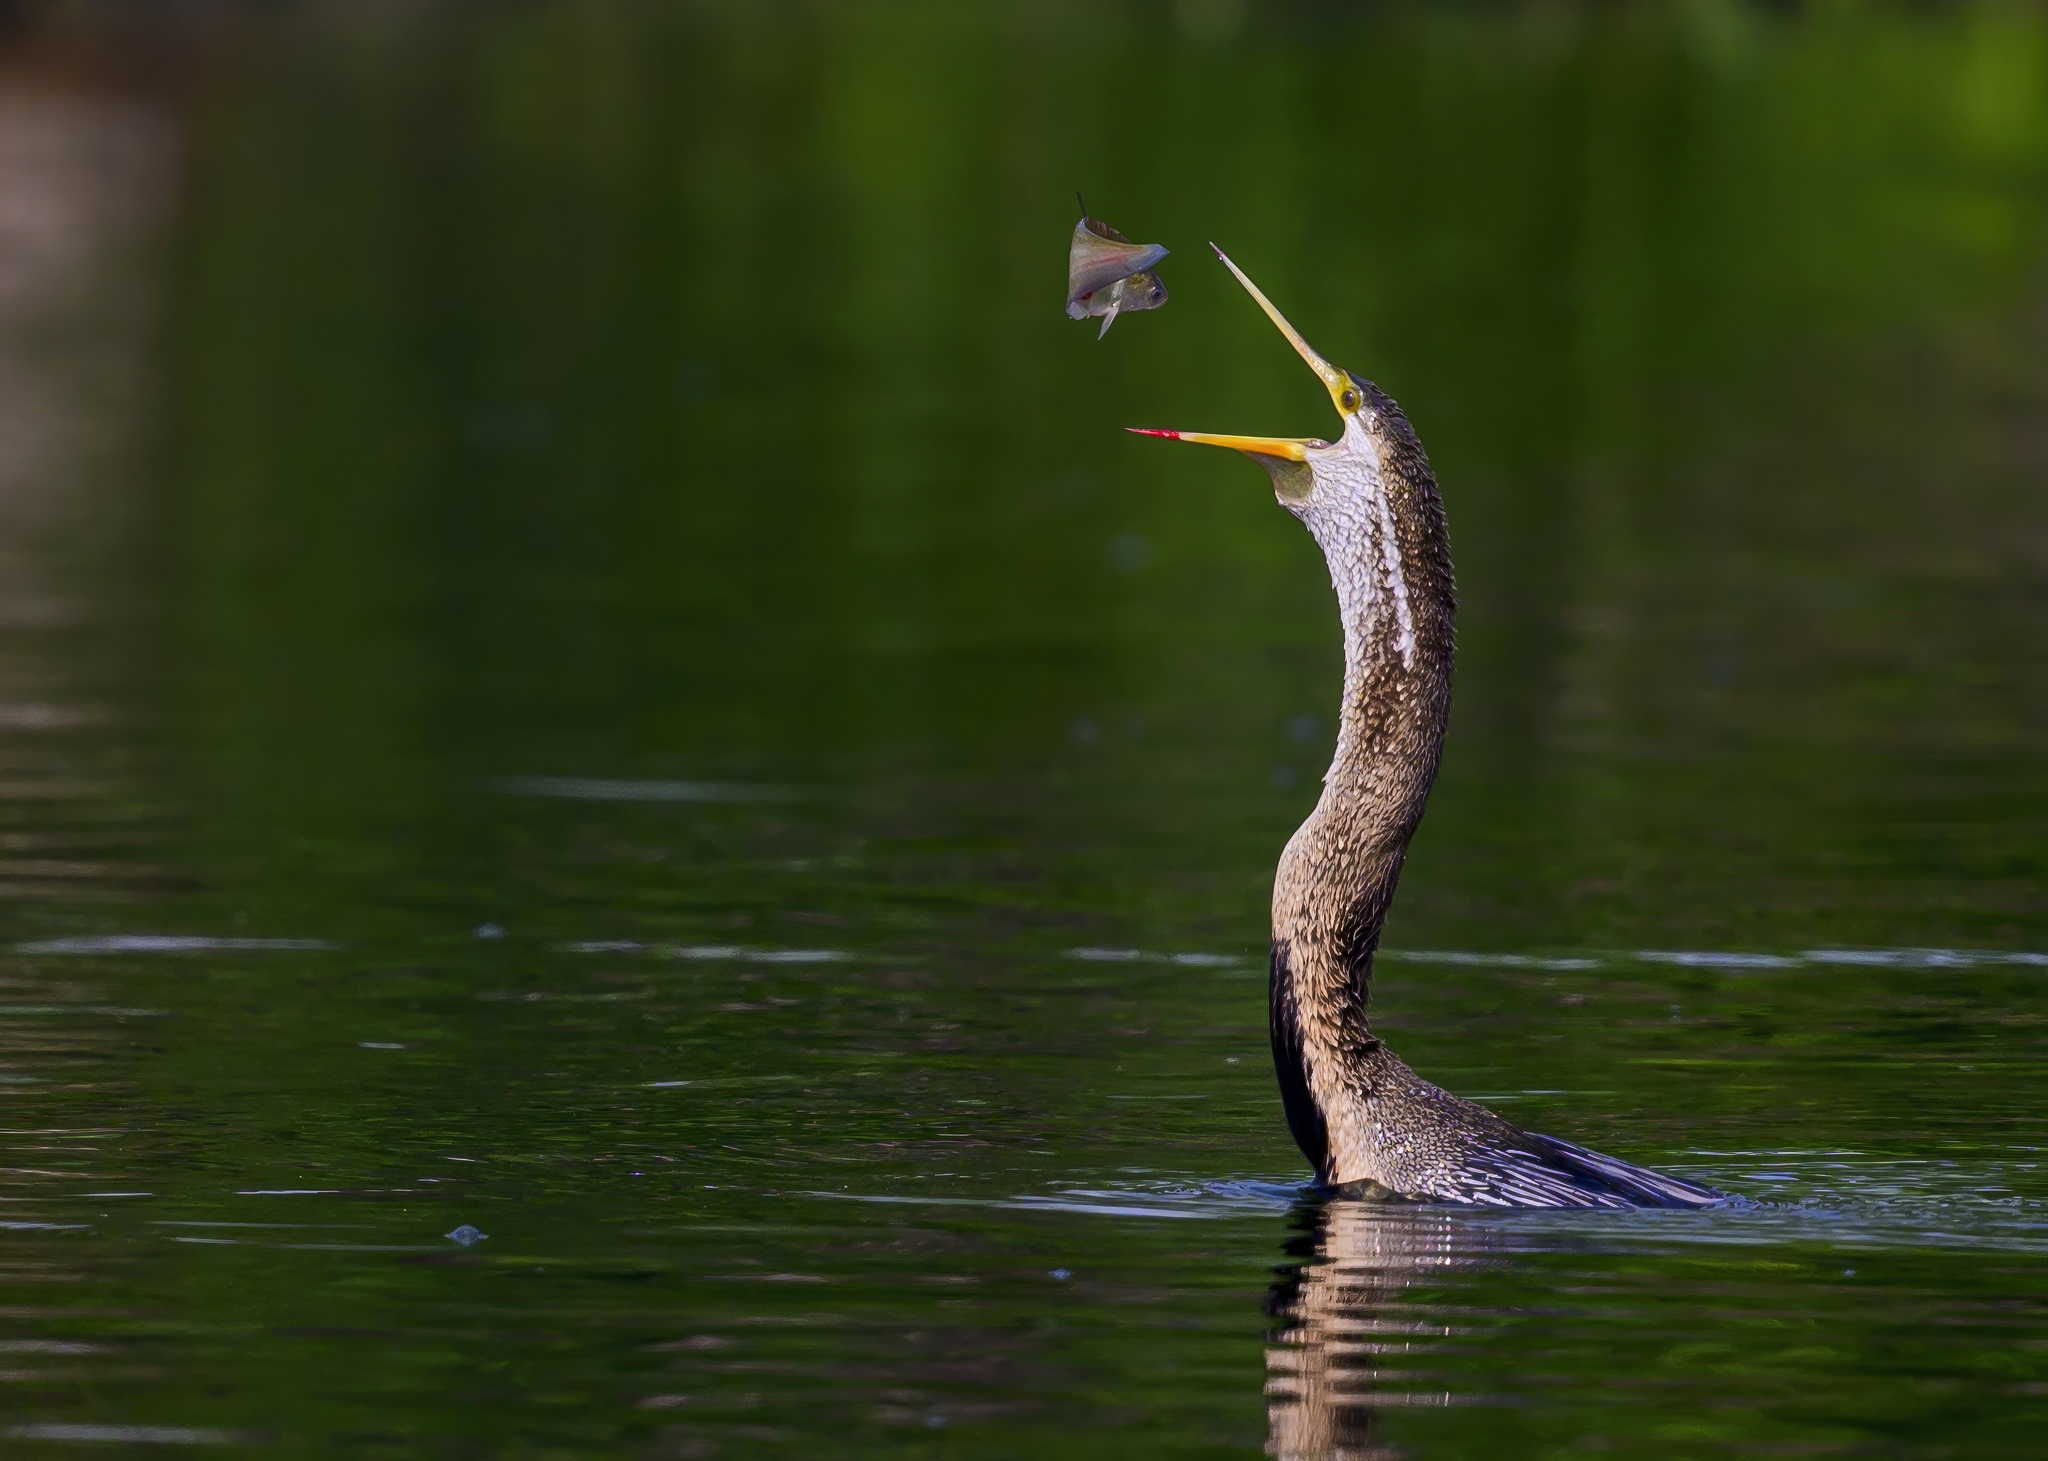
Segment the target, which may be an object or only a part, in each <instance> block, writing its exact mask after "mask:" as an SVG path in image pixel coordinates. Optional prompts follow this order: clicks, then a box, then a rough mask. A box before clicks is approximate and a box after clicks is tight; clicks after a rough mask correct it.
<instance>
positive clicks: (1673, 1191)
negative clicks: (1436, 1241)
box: [1431, 1131, 1721, 1208]
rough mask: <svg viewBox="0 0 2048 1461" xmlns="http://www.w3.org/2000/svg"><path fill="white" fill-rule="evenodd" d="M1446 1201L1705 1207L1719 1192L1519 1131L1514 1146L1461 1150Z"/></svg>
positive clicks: (1485, 1204) (1448, 1181) (1492, 1204)
mask: <svg viewBox="0 0 2048 1461" xmlns="http://www.w3.org/2000/svg"><path fill="white" fill-rule="evenodd" d="M1440 1185H1441V1186H1442V1187H1443V1188H1444V1189H1445V1190H1443V1191H1440V1192H1437V1193H1434V1194H1431V1195H1432V1196H1435V1197H1438V1198H1439V1199H1442V1200H1448V1201H1451V1202H1461V1203H1468V1204H1471V1205H1474V1206H1479V1207H1607V1208H1622V1207H1705V1206H1707V1205H1708V1204H1710V1203H1714V1202H1719V1201H1721V1194H1720V1193H1718V1192H1716V1191H1714V1189H1713V1188H1711V1187H1702V1186H1701V1185H1699V1184H1698V1183H1696V1182H1687V1181H1685V1180H1684V1179H1683V1178H1679V1177H1672V1176H1668V1175H1666V1174H1665V1173H1663V1172H1653V1171H1651V1170H1650V1169H1649V1168H1648V1167H1638V1166H1634V1165H1632V1164H1631V1163H1628V1162H1624V1161H1621V1160H1619V1159H1618V1158H1615V1157H1610V1156H1607V1155H1605V1154H1603V1153H1601V1152H1596V1151H1590V1150H1588V1149H1587V1148H1585V1147H1582V1146H1576V1145H1574V1144H1573V1143H1571V1142H1568V1141H1560V1140H1558V1139H1557V1138H1556V1137H1554V1136H1539V1135H1538V1134H1536V1133H1535V1132H1533V1131H1523V1132H1517V1133H1516V1139H1515V1141H1514V1142H1513V1144H1511V1145H1504V1146H1499V1147H1492V1148H1486V1149H1481V1150H1478V1151H1474V1152H1470V1153H1467V1154H1461V1160H1460V1161H1459V1162H1458V1165H1457V1168H1456V1170H1455V1171H1453V1172H1452V1173H1450V1174H1448V1176H1447V1177H1446V1178H1444V1179H1443V1180H1442V1181H1441V1183H1440Z"/></svg>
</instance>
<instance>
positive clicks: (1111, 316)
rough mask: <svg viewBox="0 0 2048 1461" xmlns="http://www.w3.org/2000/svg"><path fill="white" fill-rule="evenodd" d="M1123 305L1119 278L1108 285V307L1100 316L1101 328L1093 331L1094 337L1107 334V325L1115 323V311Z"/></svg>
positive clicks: (1121, 283)
mask: <svg viewBox="0 0 2048 1461" xmlns="http://www.w3.org/2000/svg"><path fill="white" fill-rule="evenodd" d="M1123 307H1124V284H1123V281H1122V280H1121V279H1119V280H1118V281H1117V282H1116V283H1115V284H1114V285H1112V286H1111V287H1110V291H1109V309H1108V311H1107V313H1105V314H1104V315H1103V316H1102V328H1101V329H1099V330H1097V331H1096V332H1095V338H1096V339H1098V340H1100V339H1101V338H1102V337H1103V336H1104V335H1107V334H1108V333H1109V327H1110V326H1111V325H1113V324H1115V323H1116V312H1117V311H1118V310H1120V309H1122V308H1123Z"/></svg>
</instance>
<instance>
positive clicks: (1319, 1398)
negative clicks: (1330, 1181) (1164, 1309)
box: [1266, 1199, 1503, 1461]
mask: <svg viewBox="0 0 2048 1461" xmlns="http://www.w3.org/2000/svg"><path fill="white" fill-rule="evenodd" d="M1296 1224H1297V1226H1298V1227H1299V1228H1300V1230H1301V1231H1300V1233H1299V1234H1298V1236H1297V1237H1295V1239H1294V1240H1293V1241H1292V1242H1290V1243H1289V1244H1288V1250H1289V1253H1290V1256H1292V1257H1295V1258H1298V1259H1301V1260H1303V1261H1301V1262H1299V1263H1296V1264H1290V1265H1289V1266H1288V1267H1286V1268H1284V1269H1282V1270H1281V1277H1280V1279H1279V1280H1278V1281H1277V1282H1276V1283H1275V1284H1274V1285H1273V1288H1272V1292H1271V1295H1270V1297H1269V1298H1268V1300H1267V1306H1266V1312H1267V1313H1268V1314H1269V1315H1271V1316H1272V1318H1273V1320H1274V1321H1275V1322H1274V1326H1273V1329H1272V1330H1271V1332H1270V1335H1269V1338H1270V1340H1271V1345H1270V1347H1269V1348H1268V1349H1267V1350H1266V1418H1267V1427H1268V1436H1269V1439H1268V1440H1267V1443H1266V1452H1267V1454H1268V1455H1271V1456H1277V1457H1281V1458H1283V1461H1311V1458H1313V1461H1381V1458H1390V1457H1395V1456H1399V1455H1401V1454H1403V1453H1402V1452H1401V1451H1400V1449H1399V1448H1398V1447H1395V1446H1392V1445H1389V1444H1388V1443H1387V1442H1386V1440H1385V1439H1384V1438H1383V1437H1382V1436H1381V1434H1380V1431H1381V1426H1382V1414H1383V1412H1384V1411H1385V1410H1386V1409H1387V1408H1388V1407H1390V1406H1409V1405H1449V1404H1451V1403H1452V1396H1451V1394H1450V1393H1449V1391H1448V1390H1446V1389H1443V1388H1441V1387H1437V1388H1432V1385H1431V1381H1432V1379H1433V1375H1432V1374H1431V1371H1430V1367H1429V1365H1428V1355H1429V1352H1430V1350H1432V1349H1433V1348H1435V1347H1436V1346H1437V1345H1438V1344H1440V1343H1441V1342H1442V1341H1443V1340H1444V1339H1446V1338H1447V1337H1449V1336H1450V1334H1451V1332H1452V1326H1451V1323H1450V1320H1449V1318H1448V1315H1449V1312H1450V1311H1449V1306H1448V1305H1439V1304H1435V1303H1432V1302H1431V1301H1430V1299H1429V1297H1428V1294H1427V1290H1428V1289H1430V1288H1431V1287H1433V1286H1434V1285H1436V1284H1438V1283H1439V1282H1441V1281H1442V1280H1443V1279H1445V1278H1446V1277H1447V1276H1448V1275H1450V1274H1451V1273H1453V1272H1454V1271H1456V1270H1459V1269H1467V1268H1472V1267H1475V1266H1477V1265H1478V1264H1480V1263H1482V1262H1484V1261H1485V1260H1486V1257H1487V1255H1488V1253H1489V1251H1497V1250H1498V1249H1499V1248H1500V1247H1501V1246H1502V1237H1503V1235H1501V1234H1500V1233H1499V1232H1498V1231H1497V1230H1495V1229H1493V1228H1491V1227H1489V1226H1488V1225H1486V1224H1483V1223H1475V1222H1473V1221H1471V1220H1470V1219H1469V1218H1462V1217H1460V1216H1459V1215H1457V1214H1455V1213H1452V1212H1448V1211H1445V1210H1443V1209H1440V1208H1426V1207H1414V1206H1406V1205H1401V1204H1390V1203H1385V1202H1361V1201H1357V1200H1355V1199H1333V1200H1328V1201H1323V1200H1311V1201H1309V1202H1306V1203H1304V1204H1303V1205H1302V1206H1301V1207H1300V1208H1298V1209H1297V1210H1296ZM1417 1288H1420V1289H1421V1290H1423V1292H1420V1293H1411V1292H1410V1291H1411V1290H1414V1289H1417Z"/></svg>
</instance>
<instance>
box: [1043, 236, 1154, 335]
mask: <svg viewBox="0 0 2048 1461" xmlns="http://www.w3.org/2000/svg"><path fill="white" fill-rule="evenodd" d="M1167 253H1168V250H1166V249H1164V248H1162V247H1160V246H1159V245H1158V244H1134V243H1132V242H1131V241H1130V240H1129V239H1127V238H1125V237H1124V236H1123V235H1122V234H1120V233H1118V232H1117V231H1116V230H1115V229H1113V228H1111V227H1110V226H1109V225H1108V224H1107V223H1104V222H1103V221H1102V220H1101V219H1099V218H1090V217H1088V216H1087V212H1086V209H1083V211H1082V217H1081V221H1080V222H1079V223H1077V224H1075V225H1074V241H1073V243H1072V244H1071V245H1070V246H1069V247H1068V249H1067V318H1068V319H1070V320H1085V319H1089V318H1092V317H1095V316H1100V317H1101V319H1102V328H1101V329H1100V330H1099V331H1097V332H1096V335H1095V338H1096V339H1098V340H1100V339H1101V338H1102V337H1103V336H1104V335H1107V334H1108V333H1109V327H1110V326H1111V325H1112V324H1114V323H1115V321H1116V317H1117V316H1118V315H1119V314H1122V313H1126V312H1131V311H1136V310H1141V309H1157V308H1159V306H1160V305H1162V304H1164V303H1166V286H1165V285H1164V284H1161V283H1160V282H1159V276H1158V275H1157V274H1155V273H1153V272H1152V271H1153V269H1154V268H1155V267H1156V266H1157V265H1158V263H1159V261H1160V260H1161V259H1163V258H1165V257H1166V255H1167Z"/></svg>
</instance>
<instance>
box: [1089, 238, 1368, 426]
mask: <svg viewBox="0 0 2048 1461" xmlns="http://www.w3.org/2000/svg"><path fill="white" fill-rule="evenodd" d="M1209 247H1210V248H1212V249H1216V245H1214V244H1210V245H1209ZM1216 257H1217V258H1219V259H1221V260H1223V266H1224V267H1225V268H1227V269H1228V270H1230V272H1231V273H1233V274H1235V275H1236V276H1237V282H1238V283H1240V284H1242V285H1243V286H1244V287H1245V290H1246V292H1247V293H1249V294H1250V295H1251V297H1252V298H1253V299H1255V300H1257V301H1258V303H1259V308H1260V309H1262V310H1264V311H1265V312H1266V318H1267V319H1269V320H1271V321H1272V322H1273V323H1274V325H1276V326H1277V327H1278V328H1279V330H1280V333H1281V334H1283V335H1285V336H1286V337H1287V343H1288V344H1290V345H1292V346H1293V347H1294V351H1295V353H1296V354H1297V355H1299V356H1300V357H1301V358H1302V359H1303V360H1305V361H1307V362H1308V368H1309V369H1310V370H1313V371H1314V372H1315V373H1316V374H1317V375H1319V376H1321V377H1322V380H1323V384H1324V385H1325V386H1326V387H1328V388H1329V392H1330V399H1331V401H1332V402H1334V401H1335V400H1336V399H1337V397H1338V394H1339V393H1340V392H1342V391H1347V390H1350V389H1351V380H1350V378H1349V377H1348V376H1346V375H1345V374H1344V372H1343V371H1341V370H1339V369H1338V368H1337V367H1336V366H1334V365H1332V364H1330V362H1329V361H1327V360H1325V359H1323V357H1322V356H1320V355H1318V354H1316V351H1315V347H1314V346H1313V345H1311V344H1309V343H1308V341H1306V340H1304V339H1302V338H1301V331H1299V330H1297V329H1295V328H1294V326H1292V325H1290V324H1288V323H1287V316H1285V315H1283V314H1281V313H1280V311H1279V310H1277V309H1275V308H1273V301H1272V300H1270V299H1268V298H1266V296H1265V294H1264V293H1263V292H1262V291H1261V290H1260V288H1259V286H1258V285H1256V284H1254V283H1252V281H1251V280H1250V279H1249V278H1247V277H1246V275H1245V272H1244V270H1242V269H1240V268H1238V267H1237V265H1236V264H1233V263H1232V262H1231V261H1230V256H1229V255H1228V254H1226V253H1224V252H1223V250H1221V249H1216ZM1124 430H1126V431H1129V432H1132V433H1134V434H1136V435H1138V436H1163V437H1165V438H1166V439H1167V440H1169V441H1193V442H1199V443H1201V444H1202V445H1203V446H1227V447H1229V448H1230V449H1231V450H1232V451H1241V452H1248V453H1250V454H1252V455H1254V456H1266V457H1281V458H1284V459H1285V460H1287V461H1290V462H1304V461H1307V460H1308V448H1310V447H1311V446H1322V445H1324V443H1323V442H1320V441H1317V440H1315V439H1314V438H1312V437H1305V436H1225V435H1220V434H1218V433H1216V432H1211V431H1160V430H1157V429H1155V428H1152V427H1146V426H1126V427H1125V428H1124Z"/></svg>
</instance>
